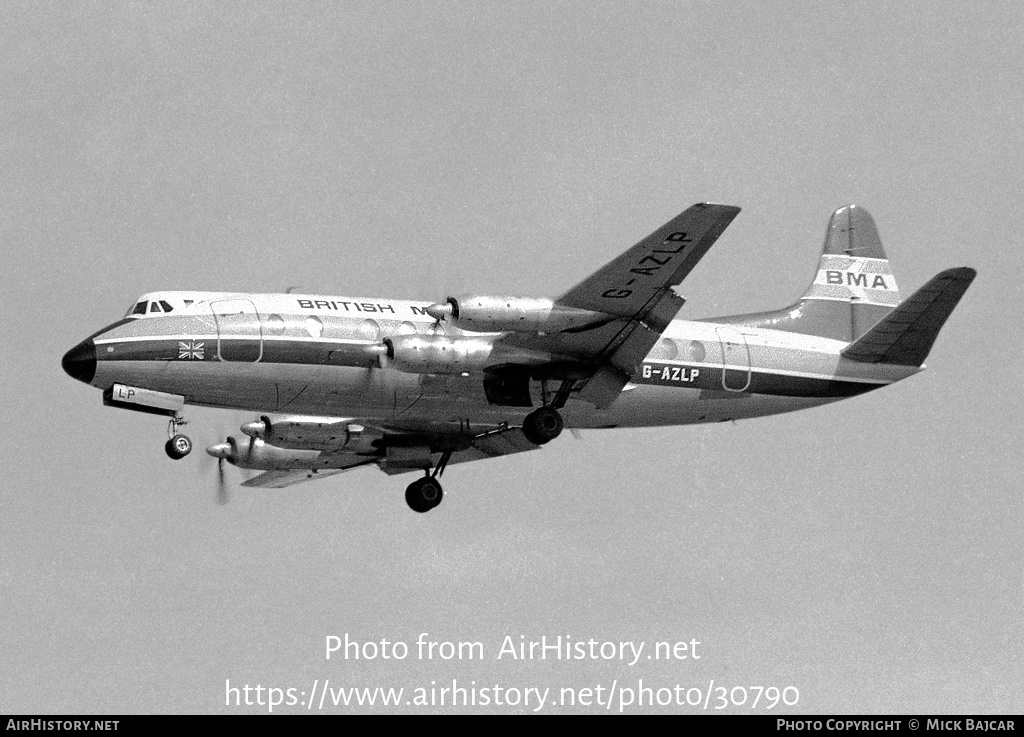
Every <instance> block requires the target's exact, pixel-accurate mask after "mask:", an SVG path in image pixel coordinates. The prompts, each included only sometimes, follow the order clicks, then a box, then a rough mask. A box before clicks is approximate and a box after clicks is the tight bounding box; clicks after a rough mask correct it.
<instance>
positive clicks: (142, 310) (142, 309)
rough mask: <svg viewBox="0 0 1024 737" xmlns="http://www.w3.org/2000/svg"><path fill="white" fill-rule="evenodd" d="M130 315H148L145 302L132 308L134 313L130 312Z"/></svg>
mask: <svg viewBox="0 0 1024 737" xmlns="http://www.w3.org/2000/svg"><path fill="white" fill-rule="evenodd" d="M128 314H129V315H145V314H146V303H145V302H139V303H138V304H137V305H135V307H133V308H132V311H131V312H129V313H128Z"/></svg>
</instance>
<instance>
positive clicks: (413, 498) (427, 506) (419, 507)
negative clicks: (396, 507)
mask: <svg viewBox="0 0 1024 737" xmlns="http://www.w3.org/2000/svg"><path fill="white" fill-rule="evenodd" d="M443 498H444V490H443V489H442V488H441V484H440V483H438V481H437V479H434V478H431V477H430V476H426V477H424V478H421V479H417V480H416V481H413V482H412V483H411V484H409V486H408V487H407V488H406V490H405V503H406V504H408V505H409V508H410V509H412V511H414V512H419V513H420V514H423V513H424V512H429V511H430V510H431V509H433V508H434V507H436V506H437V505H438V504H440V503H441V500H442V499H443Z"/></svg>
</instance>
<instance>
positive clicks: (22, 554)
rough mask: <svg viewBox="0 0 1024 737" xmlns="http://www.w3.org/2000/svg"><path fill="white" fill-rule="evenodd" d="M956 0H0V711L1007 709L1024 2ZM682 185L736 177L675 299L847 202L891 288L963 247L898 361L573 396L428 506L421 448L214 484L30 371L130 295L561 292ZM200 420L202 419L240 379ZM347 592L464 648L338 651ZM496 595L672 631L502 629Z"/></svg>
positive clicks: (755, 295)
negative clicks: (702, 395) (647, 396)
mask: <svg viewBox="0 0 1024 737" xmlns="http://www.w3.org/2000/svg"><path fill="white" fill-rule="evenodd" d="M944 6H946V7H945V9H940V6H937V5H936V4H935V3H926V2H904V3H848V2H843V3H761V4H758V3H734V4H723V3H708V4H703V3H689V4H688V3H682V2H674V3H657V2H646V3H607V2H606V3H594V2H570V3H553V2H537V3H527V2H514V3H505V4H498V3H455V2H446V3H429V2H422V3H387V4H384V3H376V2H375V3H354V2H347V3H336V4H320V3H306V4H301V5H300V4H298V3H289V4H282V5H277V4H270V3H263V4H246V5H241V4H237V5H236V4H226V3H208V4H186V3H164V4H138V5H125V6H121V5H114V6H107V5H104V6H97V5H94V4H77V3H59V4H44V3H26V4H24V5H22V6H21V7H20V8H19V7H17V6H14V5H13V4H12V5H9V6H7V7H5V12H4V13H3V15H4V22H3V23H2V24H0V157H2V158H0V248H2V249H3V253H4V256H5V258H4V266H5V272H6V275H7V280H6V283H7V288H6V289H4V290H3V292H2V297H0V299H2V306H3V313H4V317H5V319H4V321H3V331H4V335H3V343H4V350H3V351H2V352H0V362H2V364H0V368H2V370H3V376H5V377H6V382H7V386H6V390H5V391H4V392H3V393H2V397H0V407H2V409H3V416H4V418H5V422H4V423H2V425H0V437H2V438H3V441H2V445H0V448H2V449H3V465H4V469H5V483H4V484H3V486H2V491H0V499H2V513H0V652H2V653H3V657H0V711H2V712H11V711H20V712H33V713H43V712H45V713H61V712H63V713H68V712H79V713H91V712H114V713H117V712H200V713H202V712H220V711H227V712H237V711H248V710H250V709H246V708H242V709H239V708H228V707H226V706H225V705H224V688H225V679H230V680H231V682H232V685H244V684H245V683H249V684H250V685H255V684H257V683H260V684H262V685H264V686H276V687H281V688H288V687H296V688H299V689H308V688H309V687H310V685H311V684H312V683H313V681H314V680H315V679H321V681H322V680H323V679H325V678H329V679H331V684H332V685H334V686H377V685H381V686H395V687H404V688H406V689H410V690H411V689H414V688H416V687H420V686H429V683H430V681H436V682H437V683H438V684H446V683H450V681H451V679H452V678H457V679H459V681H460V684H461V685H465V682H466V681H469V680H476V681H477V682H478V684H481V685H483V684H488V685H491V684H499V685H503V686H505V687H509V688H511V687H518V688H525V687H528V686H541V687H544V686H550V687H552V688H554V689H557V688H560V687H563V686H569V687H576V688H581V687H586V686H591V687H593V686H596V685H598V684H599V683H603V684H606V685H607V684H609V683H611V682H612V681H613V680H615V679H619V681H620V683H635V682H636V680H637V679H643V680H644V682H645V684H649V685H654V686H673V685H675V684H682V685H684V686H687V687H689V686H699V687H706V684H707V683H708V681H709V680H710V679H715V681H716V684H719V685H727V686H730V687H732V686H757V685H763V686H772V685H774V686H778V687H784V686H794V687H796V688H798V689H799V692H800V701H799V705H798V706H797V707H795V708H793V709H788V710H787V711H788V712H789V713H796V712H801V711H804V712H833V711H844V712H894V711H896V712H899V711H903V712H945V713H956V712H965V713H966V712H1018V713H1019V712H1020V711H1021V710H1022V709H1024V699H1022V697H1021V693H1022V692H1024V691H1022V688H1024V676H1022V670H1021V664H1020V653H1021V650H1022V645H1024V642H1022V632H1021V628H1022V622H1024V611H1022V609H1024V601H1022V596H1024V579H1022V565H1021V564H1022V552H1024V551H1022V543H1021V536H1020V530H1021V527H1022V522H1024V519H1022V509H1021V493H1020V478H1021V452H1020V437H1021V434H1022V430H1024V428H1022V422H1021V419H1020V418H1021V413H1022V411H1024V407H1022V400H1021V391H1020V381H1021V378H1022V371H1021V368H1020V362H1019V356H1020V355H1021V348H1022V341H1021V338H1022V335H1021V333H1022V327H1021V320H1020V307H1019V305H1020V300H1021V296H1022V295H1021V289H1020V286H1019V280H1020V274H1021V272H1022V267H1024V257H1022V256H1021V244H1020V235H1019V233H1020V229H1019V226H1018V219H1019V218H1018V213H1019V210H1020V207H1021V197H1022V193H1024V182H1022V179H1024V177H1022V174H1021V172H1022V171H1024V147H1022V145H1021V140H1022V135H1021V131H1022V125H1024V91H1022V87H1021V85H1020V78H1021V75H1022V72H1024V9H1022V6H1021V5H1020V4H1019V3H1015V2H1002V3H999V2H995V3H986V4H973V5H972V4H953V3H947V4H944ZM705 200H710V201H719V202H726V203H729V204H736V205H740V206H742V207H743V208H744V211H743V213H741V214H740V216H739V218H738V219H737V220H736V221H735V222H734V223H733V225H732V226H731V227H730V228H729V229H728V231H727V232H726V234H725V235H724V236H723V237H722V238H721V239H720V240H719V242H718V243H717V244H716V246H715V247H714V249H712V251H711V253H710V254H709V255H708V256H707V257H706V259H705V260H704V261H703V262H702V263H701V265H700V266H699V267H698V268H697V269H696V270H695V271H694V273H693V274H691V276H690V277H689V278H688V279H687V281H686V283H685V284H684V288H683V290H682V291H683V293H684V294H685V295H686V296H687V297H688V300H689V302H688V304H687V306H686V307H685V308H684V310H683V313H682V315H683V316H687V317H709V316H713V315H716V314H729V313H736V312H745V311H752V310H759V309H767V308H774V307H779V306H782V305H785V304H789V303H790V302H792V301H793V300H794V299H795V298H796V297H797V296H799V295H800V294H801V293H802V292H803V290H804V288H805V287H806V285H807V283H808V282H809V281H810V279H811V278H812V276H813V273H814V270H815V265H816V262H817V257H818V254H819V252H820V248H821V239H822V236H823V234H824V230H825V224H826V222H827V219H828V216H829V215H830V213H831V212H832V210H834V209H835V208H837V207H839V206H842V205H844V204H847V203H850V202H857V203H858V204H860V205H863V206H864V207H866V208H867V209H868V210H870V212H871V213H872V214H873V215H874V216H875V219H876V221H877V223H878V226H879V230H880V233H881V236H882V239H883V242H884V243H885V245H886V248H887V250H888V254H889V256H890V259H891V261H892V264H893V267H894V269H895V273H896V275H897V278H898V279H899V283H900V286H901V288H902V290H903V291H904V292H905V293H910V292H911V291H912V290H913V289H916V288H917V287H919V286H920V285H922V284H923V283H924V282H925V281H926V280H927V279H928V278H929V277H931V276H932V275H933V274H934V273H936V272H937V271H939V270H941V269H943V268H947V267H951V266H960V265H966V266H973V267H975V268H977V269H978V271H979V277H978V279H977V280H976V281H975V283H974V285H973V287H972V288H971V289H970V291H969V292H968V293H967V295H966V297H965V299H964V301H963V303H962V304H961V306H960V308H959V309H958V310H957V311H956V312H955V313H954V315H953V317H952V318H951V320H950V321H949V323H948V324H947V326H946V328H945V331H944V332H943V333H942V335H941V337H940V339H939V341H938V342H937V344H936V346H935V349H934V351H933V353H932V355H931V356H930V360H929V370H928V371H926V372H925V373H924V374H922V375H920V376H917V377H914V378H912V379H910V380H908V381H906V382H904V383H901V384H898V385H896V386H894V387H891V388H888V389H886V390H883V391H880V392H876V393H873V394H870V395H867V396H863V397H859V398H855V399H852V400H849V401H846V402H843V403H839V404H834V405H831V406H829V407H825V408H820V409H815V410H811V411H808V412H803V413H797V414H792V415H784V416H780V417H775V418H765V419H759V420H750V421H745V422H740V423H738V424H728V425H720V426H714V427H679V428H664V429H652V430H642V431H612V432H597V431H594V432H587V433H584V434H583V436H582V439H580V440H579V441H577V440H575V439H573V438H572V437H571V436H569V435H566V436H565V437H563V438H560V439H559V440H558V441H557V442H556V443H553V444H552V445H550V446H548V447H546V448H545V449H544V450H543V451H540V452H537V453H532V454H528V457H525V456H524V457H511V458H506V459H500V460H495V461H489V462H485V463H480V464H472V465H466V466H458V467H452V469H450V470H449V472H448V473H447V474H446V476H445V482H446V483H445V488H446V499H445V503H444V504H443V505H442V506H441V507H440V508H439V509H437V510H435V511H434V512H432V513H430V514H427V515H423V516H420V515H415V514H413V513H412V512H410V511H409V510H408V509H407V508H406V507H405V504H404V501H403V499H402V491H403V489H404V487H405V484H406V483H408V481H409V480H411V477H409V478H406V477H397V478H388V477H386V476H385V475H384V474H381V473H379V472H376V471H373V470H361V471H356V472H353V473H350V474H345V475H341V476H337V477H334V478H331V479H328V480H324V481H320V482H317V483H311V484H307V485H303V486H299V487H294V488H293V489H289V490H281V491H261V492H253V491H249V490H243V489H235V490H234V491H233V494H232V501H231V503H230V504H229V505H228V506H217V505H216V504H215V496H216V493H215V468H216V466H215V464H214V463H213V461H212V459H209V458H207V457H206V456H205V455H204V454H202V453H196V454H194V455H193V456H190V457H189V458H188V459H186V460H185V461H182V462H180V463H174V462H171V461H170V460H168V459H167V458H166V457H165V456H164V453H163V448H162V445H163V440H164V439H165V436H164V423H163V422H162V421H161V420H160V419H159V418H154V417H147V416H143V415H136V414H134V413H129V412H123V411H120V410H112V409H107V408H104V407H102V406H101V403H100V393H99V392H98V391H97V390H95V389H90V388H88V387H85V386H84V385H82V384H79V383H77V382H74V381H72V380H71V379H70V378H68V377H67V376H65V375H64V374H63V373H62V372H61V370H60V356H61V355H62V354H63V352H64V351H66V350H67V349H68V348H70V347H71V346H72V345H73V344H74V343H76V342H78V341H79V340H81V339H82V338H84V337H85V336H86V335H88V334H90V333H92V332H93V331H95V330H97V329H98V328H100V327H102V326H103V325H105V324H107V323H109V322H112V321H113V320H115V319H117V318H119V317H120V316H121V315H122V314H123V313H124V311H125V310H126V308H127V307H128V306H129V305H130V303H131V302H132V301H133V300H134V298H135V297H136V296H137V295H138V294H141V293H143V292H146V291H152V290H156V289H183V288H194V289H210V290H239V291H253V292H260V291H281V290H283V289H284V288H285V287H288V286H292V285H295V286H298V287H300V288H301V289H302V290H304V291H311V292H324V293H330V294H340V295H352V296H381V297H384V296H387V297H395V298H414V299H422V300H430V301H433V300H436V299H438V298H441V297H444V296H446V295H447V294H448V293H450V292H454V293H464V292H468V291H472V292H483V293H487V292H518V293H522V294H525V295H537V296H541V295H554V294H557V293H559V292H560V291H561V290H563V289H565V288H566V287H568V286H569V285H571V284H573V283H574V282H575V281H577V280H578V279H579V278H581V277H583V276H585V275H586V274H588V273H590V272H591V271H593V270H594V269H595V268H597V267H598V266H600V265H601V264H602V263H604V262H605V261H607V260H608V259H610V258H612V257H613V256H615V255H617V254H618V253H619V252H620V251H622V250H624V249H625V248H626V247H628V246H630V245H632V244H633V243H634V242H636V241H637V240H638V239H639V238H641V237H643V236H644V235H646V234H647V233H649V232H650V231H651V230H653V229H654V228H655V227H657V226H658V225H660V224H661V223H663V222H664V221H666V220H667V219H669V218H670V217H672V216H674V215H675V214H677V213H678V212H680V211H681V210H683V209H684V208H685V207H686V206H688V205H690V204H692V203H693V202H697V201H705ZM190 419H191V420H192V423H191V424H190V425H189V428H188V430H189V431H190V434H191V435H192V436H193V438H194V439H195V440H196V443H197V445H200V446H204V445H206V444H208V443H209V442H213V441H215V440H217V439H219V438H220V437H222V436H223V433H224V432H225V431H226V430H228V429H231V428H237V426H238V424H240V422H242V421H245V420H246V419H247V418H246V417H245V416H244V415H241V416H240V415H238V414H235V413H231V412H227V411H223V412H217V411H213V410H198V411H192V412H191V413H190ZM229 473H233V474H236V475H235V476H233V478H235V479H237V478H238V476H237V471H236V470H235V469H231V470H230V471H229ZM346 632H348V633H349V634H350V636H352V637H353V638H356V639H359V640H378V641H379V640H380V639H382V638H387V639H389V640H401V641H404V642H408V643H413V642H414V641H415V640H416V638H417V636H418V635H419V633H420V632H429V633H431V637H432V638H434V639H438V640H451V641H454V640H479V641H481V642H483V644H484V646H485V648H486V656H487V660H485V661H483V662H472V663H471V662H461V663H460V662H450V663H441V662H437V661H434V662H421V661H417V660H416V659H415V657H410V658H409V659H408V660H406V661H403V662H395V661H390V662H383V661H375V662H372V663H368V662H362V663H351V662H349V663H346V662H344V661H339V660H331V661H330V662H327V661H325V660H324V657H323V647H324V638H325V636H327V635H344V633H346ZM521 634H522V635H526V636H527V638H531V639H532V638H539V637H540V636H542V635H547V636H549V637H552V636H556V635H559V634H561V635H563V636H564V635H568V636H571V637H572V638H573V639H574V640H585V639H589V638H596V639H600V640H604V639H607V640H615V641H619V640H645V641H648V642H651V641H654V640H677V639H678V640H687V641H689V640H690V639H694V638H695V639H697V640H699V641H701V643H702V645H701V648H702V651H701V652H702V655H703V657H702V658H701V659H700V660H699V661H694V660H689V661H682V662H679V663H665V662H661V663H654V662H641V663H639V664H637V665H636V666H633V667H629V666H628V665H622V664H615V663H611V664H609V663H604V662H597V663H594V662H589V661H584V662H571V663H567V662H564V661H562V662H558V661H554V662H553V661H546V662H525V663H524V662H509V661H508V660H507V659H503V660H501V661H498V660H495V659H494V657H493V656H494V655H496V653H497V650H498V648H499V647H500V645H501V641H502V638H503V637H504V636H505V635H512V636H513V637H514V638H518V637H519V635H521ZM292 710H295V709H292ZM378 710H379V708H378ZM428 710H437V711H443V710H444V709H440V708H438V709H428ZM496 710H497V711H508V710H516V709H511V708H504V709H501V708H499V709H496ZM645 710H649V709H645ZM759 710H760V709H759ZM251 711H256V712H258V711H263V709H260V708H258V707H254V708H252V709H251ZM332 711H338V712H341V711H346V709H344V708H340V707H339V708H337V709H332ZM419 711H423V710H422V709H421V710H419ZM677 711H684V712H686V711H689V709H687V708H684V709H681V710H677ZM775 711H778V709H777V710H775Z"/></svg>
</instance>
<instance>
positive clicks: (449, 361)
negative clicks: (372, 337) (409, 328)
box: [380, 335, 494, 374]
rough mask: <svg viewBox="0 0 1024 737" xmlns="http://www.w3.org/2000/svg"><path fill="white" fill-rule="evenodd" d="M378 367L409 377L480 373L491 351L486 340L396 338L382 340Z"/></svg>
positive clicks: (440, 336) (404, 336) (418, 336)
mask: <svg viewBox="0 0 1024 737" xmlns="http://www.w3.org/2000/svg"><path fill="white" fill-rule="evenodd" d="M384 346H385V347H386V348H387V353H386V355H385V356H383V357H382V358H381V361H380V365H381V368H385V367H387V368H393V369H396V370H398V371H403V372H405V373H410V374H460V373H466V372H476V371H481V370H482V369H483V368H484V366H486V365H487V361H488V359H489V358H490V356H491V351H492V350H494V345H493V344H492V342H491V341H489V340H482V339H480V338H449V337H448V336H446V335H396V336H393V337H391V338H385V339H384Z"/></svg>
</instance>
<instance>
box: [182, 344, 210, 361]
mask: <svg viewBox="0 0 1024 737" xmlns="http://www.w3.org/2000/svg"><path fill="white" fill-rule="evenodd" d="M203 345H204V343H203V342H202V341H195V340H189V341H179V342H178V358H184V359H185V360H186V361H202V360H203V359H204V358H205V357H206V356H205V355H204V350H205V349H204V348H203Z"/></svg>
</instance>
